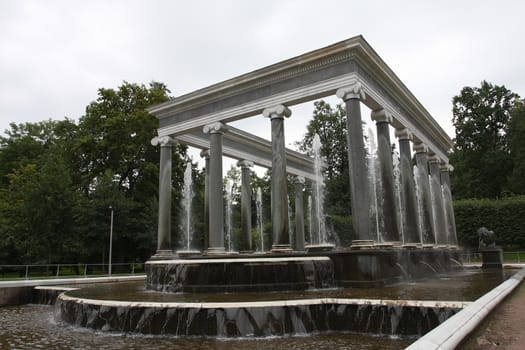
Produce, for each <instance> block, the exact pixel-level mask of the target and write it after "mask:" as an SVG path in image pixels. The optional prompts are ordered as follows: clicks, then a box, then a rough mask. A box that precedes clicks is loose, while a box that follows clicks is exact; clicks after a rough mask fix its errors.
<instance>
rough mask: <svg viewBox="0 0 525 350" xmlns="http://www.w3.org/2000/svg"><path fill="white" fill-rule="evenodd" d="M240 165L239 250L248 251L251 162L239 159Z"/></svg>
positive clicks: (250, 241) (250, 246) (250, 244)
mask: <svg viewBox="0 0 525 350" xmlns="http://www.w3.org/2000/svg"><path fill="white" fill-rule="evenodd" d="M237 166H239V167H241V187H242V188H241V237H240V238H241V239H240V245H239V246H240V251H241V252H243V253H250V252H252V251H253V249H252V188H251V185H250V168H251V167H253V162H252V161H249V160H241V161H238V162H237Z"/></svg>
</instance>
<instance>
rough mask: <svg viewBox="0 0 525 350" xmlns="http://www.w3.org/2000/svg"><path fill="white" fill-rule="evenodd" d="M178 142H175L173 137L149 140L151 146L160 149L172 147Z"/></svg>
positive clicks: (157, 137)
mask: <svg viewBox="0 0 525 350" xmlns="http://www.w3.org/2000/svg"><path fill="white" fill-rule="evenodd" d="M177 143H178V142H177V140H175V139H174V138H173V137H171V136H160V137H159V136H155V137H154V138H152V139H151V145H152V146H159V145H160V146H161V147H166V146H173V145H176V144H177Z"/></svg>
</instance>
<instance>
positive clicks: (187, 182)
mask: <svg viewBox="0 0 525 350" xmlns="http://www.w3.org/2000/svg"><path fill="white" fill-rule="evenodd" d="M191 174H192V169H191V163H190V162H188V163H187V164H186V170H185V171H184V187H183V188H182V208H183V213H184V214H183V215H184V217H183V220H182V225H181V226H182V232H183V233H184V234H183V237H184V239H185V242H183V246H184V247H185V249H187V250H188V251H189V250H190V249H191V243H192V242H191V238H192V229H191V202H192V199H193V196H194V193H193V188H192V178H191Z"/></svg>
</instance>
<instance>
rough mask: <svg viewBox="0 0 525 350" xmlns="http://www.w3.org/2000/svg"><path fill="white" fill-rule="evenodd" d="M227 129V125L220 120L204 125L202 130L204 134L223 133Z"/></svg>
mask: <svg viewBox="0 0 525 350" xmlns="http://www.w3.org/2000/svg"><path fill="white" fill-rule="evenodd" d="M226 131H228V127H227V126H226V125H224V124H223V123H221V122H216V123H213V124H208V125H204V127H203V128H202V132H203V133H205V134H224V133H225V132H226Z"/></svg>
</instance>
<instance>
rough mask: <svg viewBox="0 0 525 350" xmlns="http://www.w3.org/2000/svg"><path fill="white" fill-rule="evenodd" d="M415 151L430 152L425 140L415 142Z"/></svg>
mask: <svg viewBox="0 0 525 350" xmlns="http://www.w3.org/2000/svg"><path fill="white" fill-rule="evenodd" d="M414 152H416V153H428V146H427V145H425V144H424V143H423V142H419V143H414Z"/></svg>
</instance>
